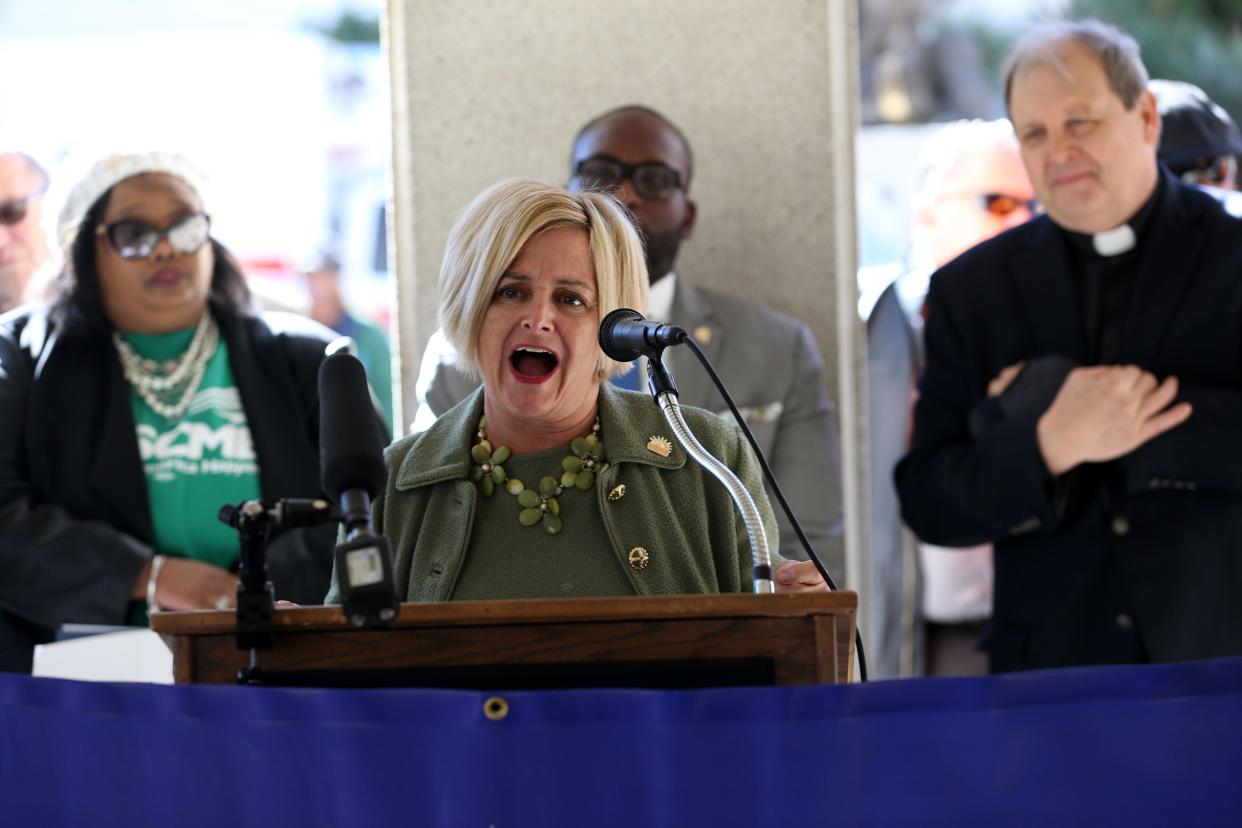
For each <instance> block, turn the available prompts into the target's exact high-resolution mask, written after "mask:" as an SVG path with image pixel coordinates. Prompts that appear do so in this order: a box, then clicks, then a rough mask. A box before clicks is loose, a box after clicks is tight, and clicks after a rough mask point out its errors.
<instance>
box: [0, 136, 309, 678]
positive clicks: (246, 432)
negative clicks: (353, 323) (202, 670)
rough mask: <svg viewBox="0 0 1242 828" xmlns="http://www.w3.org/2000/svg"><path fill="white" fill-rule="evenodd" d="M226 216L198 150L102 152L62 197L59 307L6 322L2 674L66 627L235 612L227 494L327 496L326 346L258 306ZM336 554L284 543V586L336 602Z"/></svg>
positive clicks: (297, 594) (1, 370)
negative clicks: (214, 210)
mask: <svg viewBox="0 0 1242 828" xmlns="http://www.w3.org/2000/svg"><path fill="white" fill-rule="evenodd" d="M53 183H55V182H53ZM210 224H211V222H210V219H209V217H208V215H207V212H206V208H205V205H204V204H203V200H202V187H201V176H200V175H199V173H198V171H197V169H196V168H195V167H194V166H193V165H191V164H190V162H189V161H188V160H186V159H185V158H183V157H181V156H178V155H173V154H168V153H145V154H131V155H115V156H111V157H108V158H105V159H103V160H101V161H99V162H97V163H95V164H94V165H93V166H92V167H90V169H89V171H87V172H86V173H85V175H84V176H83V177H82V178H81V180H79V181H77V182H76V183H75V184H73V185H72V188H71V189H70V191H69V193H68V195H67V197H66V199H65V203H64V206H63V208H62V210H61V213H60V228H59V229H60V232H59V235H60V239H59V240H60V242H61V245H62V249H63V250H64V252H65V258H66V262H65V266H64V269H63V271H62V272H61V274H60V275H59V276H58V277H57V280H56V282H55V283H54V285H53V293H54V295H53V297H52V300H51V303H50V305H48V306H32V307H29V308H23V309H19V310H16V311H13V312H12V313H10V314H8V315H7V316H5V317H4V318H3V320H0V669H8V670H19V671H20V670H29V669H30V658H31V650H32V648H33V645H34V644H36V643H41V642H44V641H48V640H50V638H51V637H52V635H53V631H54V628H55V627H56V626H57V625H59V624H62V623H66V622H78V623H92V624H125V623H127V622H131V623H145V616H144V612H143V610H144V606H145V604H144V602H148V601H149V602H152V603H155V604H157V605H159V606H161V607H164V608H168V609H203V608H220V609H224V608H228V607H231V606H233V604H234V600H235V598H234V596H235V590H236V582H237V578H236V576H235V575H233V574H232V572H230V564H231V563H232V562H233V561H234V560H235V559H236V558H237V555H238V541H237V535H236V534H235V533H234V532H233V531H232V530H231V529H229V528H228V527H227V526H225V525H223V524H221V523H220V522H219V521H218V520H217V519H216V513H217V512H218V510H219V508H220V506H221V505H222V504H224V503H226V502H231V503H237V502H239V501H242V500H247V499H253V498H259V497H261V496H262V497H266V498H274V497H299V496H300V497H316V496H319V494H320V487H319V455H318V398H317V391H316V379H317V371H318V366H319V363H320V362H321V361H322V360H323V356H324V344H325V340H324V339H323V338H321V337H320V335H319V334H318V326H317V325H314V324H313V323H310V322H308V321H305V320H302V321H300V322H297V323H295V322H294V321H293V320H292V319H290V320H287V321H286V322H284V323H281V324H284V325H286V329H284V330H281V329H278V328H276V327H274V325H276V324H277V323H276V320H275V318H274V317H266V318H265V319H260V318H258V317H256V316H253V315H252V314H251V313H250V312H249V311H248V304H249V291H248V290H247V287H246V284H245V282H244V280H243V278H242V275H241V273H240V272H239V270H238V269H237V266H236V265H235V264H234V263H233V260H232V258H231V257H230V255H229V254H228V252H227V251H226V250H225V249H224V247H223V246H222V245H221V244H220V243H219V242H217V241H216V240H215V239H213V238H212V237H211V235H210ZM295 324H296V325H297V326H298V329H297V330H295V329H294V327H293V326H294V325H295ZM312 329H315V330H312ZM332 546H333V534H332V532H331V530H330V529H327V528H325V529H322V530H317V531H312V530H296V531H294V532H290V533H287V535H286V536H284V537H282V538H279V539H277V541H275V542H274V543H273V544H272V546H271V548H270V550H269V564H270V566H271V570H272V576H273V580H274V581H275V582H276V583H277V584H278V587H277V589H278V591H279V595H280V597H282V598H289V599H291V600H296V601H302V602H308V603H313V602H315V601H316V599H317V598H319V597H320V596H322V595H323V592H324V590H325V589H326V588H327V585H328V578H329V573H330V569H331V556H332Z"/></svg>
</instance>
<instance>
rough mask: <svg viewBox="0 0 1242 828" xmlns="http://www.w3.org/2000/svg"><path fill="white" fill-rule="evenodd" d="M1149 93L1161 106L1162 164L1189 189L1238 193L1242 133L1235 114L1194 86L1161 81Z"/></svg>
mask: <svg viewBox="0 0 1242 828" xmlns="http://www.w3.org/2000/svg"><path fill="white" fill-rule="evenodd" d="M1147 88H1148V89H1150V90H1151V91H1152V93H1153V94H1154V95H1155V96H1156V103H1157V104H1158V105H1159V107H1160V121H1161V131H1160V146H1159V148H1158V149H1157V150H1156V157H1157V159H1158V160H1159V161H1160V162H1161V163H1162V164H1164V165H1165V166H1166V167H1168V168H1169V170H1171V171H1172V172H1173V174H1174V175H1176V176H1178V177H1179V178H1181V179H1182V180H1183V181H1185V182H1186V183H1188V184H1202V185H1206V186H1209V187H1219V188H1221V189H1222V190H1236V189H1238V159H1237V156H1238V155H1240V154H1242V133H1239V132H1238V126H1237V124H1235V123H1234V120H1233V118H1231V117H1229V113H1228V112H1226V111H1225V110H1224V109H1223V108H1222V107H1220V106H1218V105H1217V104H1216V103H1214V102H1213V101H1212V99H1211V98H1209V97H1208V96H1207V93H1206V92H1204V91H1203V90H1202V89H1200V88H1199V87H1197V86H1195V85H1194V84H1191V83H1185V82H1183V81H1175V80H1160V79H1157V80H1153V81H1151V82H1150V83H1149V84H1148V85H1147Z"/></svg>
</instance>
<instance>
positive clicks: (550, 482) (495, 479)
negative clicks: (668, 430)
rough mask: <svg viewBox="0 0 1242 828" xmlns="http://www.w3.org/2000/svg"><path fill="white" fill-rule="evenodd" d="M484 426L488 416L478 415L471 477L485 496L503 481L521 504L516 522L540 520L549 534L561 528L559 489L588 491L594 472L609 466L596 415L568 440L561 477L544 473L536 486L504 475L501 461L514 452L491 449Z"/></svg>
mask: <svg viewBox="0 0 1242 828" xmlns="http://www.w3.org/2000/svg"><path fill="white" fill-rule="evenodd" d="M486 427H487V417H481V418H480V419H479V430H478V433H477V435H476V436H477V437H478V440H477V441H476V442H475V444H474V446H473V447H472V448H471V449H470V457H471V459H473V460H474V462H475V464H476V465H475V467H474V479H475V480H477V481H479V490H480V491H482V492H483V496H484V497H490V496H491V494H492V492H494V491H496V487H497V486H501V485H503V486H504V487H505V488H506V489H508V491H509V494H511V495H513V496H515V497H516V498H517V499H518V505H519V506H521V507H522V511H521V512H519V513H518V522H519V523H521V524H522V525H523V526H534V525H535V524H536V523H542V524H543V528H544V531H546V532H547V533H548V534H549V535H555V534H557V533H558V532H560V531H561V527H562V524H561V504H560V501H559V500H557V498H558V497H560V496H561V493H562V492H563V491H565V490H566V489H568V488H570V487H573V488H575V489H578V490H579V491H583V492H587V491H590V490H591V488H592V487H593V486H594V485H595V475H596V474H598V473H599V472H602V471H603V470H604V469H606V468H608V463H607V462H605V460H604V441H603V440H601V439H599V418H598V417H596V418H595V424H594V425H592V426H591V431H590V432H589V433H587V434H584V435H583V436H581V437H575V438H574V439H573V442H571V443H570V444H569V450H570V451H571V452H573V453H572V454H569V455H567V456H566V457H565V459H564V460H562V461H561V469H562V471H561V476H560V478H559V479H558V478H555V477H552V476H548V477H544V478H543V479H541V480H540V481H539V488H538V489H528V488H526V485H525V484H524V483H522V481H521V480H518V479H517V478H516V477H508V476H506V475H505V467H504V463H505V461H506V460H508V459H509V457H510V456H511V455H512V454H513V452H511V451H510V450H509V447H508V446H497V447H496V448H494V449H493V448H492V444H491V443H490V442H489V441H488V439H487V432H486V430H485V429H486Z"/></svg>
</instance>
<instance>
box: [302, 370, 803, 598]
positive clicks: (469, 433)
mask: <svg viewBox="0 0 1242 828" xmlns="http://www.w3.org/2000/svg"><path fill="white" fill-rule="evenodd" d="M482 412H483V390H482V389H479V390H478V391H476V392H475V393H474V394H473V395H471V396H470V397H469V398H468V399H466V400H463V401H462V402H461V403H460V404H459V405H457V406H455V407H454V408H452V409H451V410H449V411H447V412H445V414H444V416H442V417H440V419H438V420H436V422H435V423H434V424H433V425H432V426H431V427H430V428H428V429H427V430H426V431H424V432H422V433H420V434H414V435H411V436H409V437H406V438H404V439H402V440H399V441H397V442H396V443H394V444H393V445H392V446H390V447H389V448H388V450H387V452H386V453H385V456H386V460H387V463H388V484H387V486H386V488H385V491H384V493H383V495H381V496H380V497H379V498H378V499H377V500H376V502H375V505H374V509H373V514H374V520H375V528H376V531H378V532H382V533H384V534H386V535H387V536H388V538H389V540H390V541H391V542H392V548H393V554H394V557H395V561H394V563H395V565H396V572H395V574H396V585H397V591H398V594H400V595H402V596H403V599H404V600H406V601H419V602H431V601H447V600H448V599H449V596H451V595H452V594H453V588H454V585H455V583H456V581H457V576H458V573H459V572H460V571H461V566H462V561H463V560H464V558H465V555H466V550H467V549H468V548H469V545H470V533H471V531H472V529H473V526H474V510H475V505H476V503H477V501H478V498H479V496H480V494H479V490H478V485H477V484H476V483H474V482H472V481H471V479H470V473H471V470H472V468H473V465H474V464H473V461H472V460H471V459H470V447H471V445H472V444H473V442H474V434H475V429H476V427H477V425H478V422H479V418H480V417H481V416H482ZM682 412H683V413H684V414H685V418H686V422H687V423H688V424H689V425H690V428H691V430H692V431H693V432H694V434H695V436H696V437H698V439H699V442H700V443H702V444H703V446H704V447H705V448H706V449H707V450H708V451H709V452H711V453H712V454H713V455H715V456H716V457H718V458H719V459H720V460H722V461H723V462H724V463H725V464H726V465H727V466H729V468H731V469H733V471H734V473H735V474H736V475H737V476H738V478H739V479H740V480H741V481H742V483H743V484H744V485H745V486H746V488H747V489H748V490H749V491H750V493H751V496H752V497H754V498H756V504H757V505H758V507H759V510H760V512H761V514H762V517H763V524H764V528H765V530H766V535H767V539H768V547H769V549H770V550H771V551H772V565H773V569H774V570H775V568H776V567H778V566H779V565H780V563H781V562H782V560H781V559H780V558H779V557H778V556H777V553H776V550H777V549H778V548H779V544H778V542H777V541H778V538H777V528H776V521H775V520H774V518H773V514H772V508H771V506H770V505H769V503H768V498H767V495H766V494H765V492H764V488H763V482H762V479H761V474H762V472H761V470H760V468H759V463H758V461H757V460H756V459H755V456H754V454H753V453H752V452H751V450H750V447H749V446H748V445H747V444H746V441H745V437H744V436H743V435H742V433H741V431H740V430H739V429H738V428H737V426H736V425H734V424H732V423H729V422H725V421H724V420H721V419H720V418H719V417H717V416H716V415H714V414H711V413H710V412H707V411H704V410H702V409H698V408H683V409H682ZM599 420H600V436H601V438H602V439H603V441H604V446H605V453H606V456H607V461H608V468H606V469H605V470H604V471H603V472H601V473H600V475H599V477H598V478H597V480H596V483H595V488H594V492H595V496H596V498H598V501H599V512H600V515H601V516H602V518H603V521H604V529H605V531H606V533H607V535H608V538H609V540H610V542H611V545H612V552H613V554H615V555H616V556H617V559H618V561H620V563H621V568H622V570H623V571H624V572H625V574H626V575H627V576H628V577H629V579H630V583H631V584H632V585H633V587H634V591H635V593H637V594H638V595H682V594H691V593H715V592H750V591H751V590H752V589H753V575H752V560H751V550H750V543H749V540H748V539H747V536H746V528H745V526H744V525H743V523H742V519H741V515H740V514H739V513H738V511H737V509H736V508H735V507H734V505H733V501H732V500H731V499H730V498H729V494H728V492H726V491H725V488H724V486H722V485H721V484H720V482H719V481H717V480H716V478H715V477H713V476H712V475H710V474H709V473H708V472H706V471H705V470H704V469H703V468H702V467H701V466H699V465H698V463H695V462H694V461H693V460H692V459H690V458H689V456H688V455H687V454H686V452H685V451H684V450H683V449H682V447H681V446H680V445H679V444H678V443H677V441H676V440H675V439H673V436H672V432H671V431H670V429H669V427H668V424H667V423H666V422H665V421H664V417H663V415H662V414H661V412H660V410H659V408H658V407H657V406H656V405H655V404H654V403H653V402H652V401H651V398H650V397H649V396H647V395H646V394H640V393H637V392H633V391H626V390H622V389H620V388H617V387H615V386H614V385H612V384H611V383H604V384H603V386H602V387H601V389H600V400H599ZM653 436H663V437H666V438H668V440H669V442H670V443H671V444H672V451H671V452H670V453H669V456H668V457H661V456H660V455H659V454H658V453H656V452H653V451H651V450H649V449H648V448H647V444H648V441H649V440H650V439H651V438H652V437H653ZM501 495H503V489H500V490H499V491H498V492H497V494H496V495H493V497H496V496H501ZM546 537H547V535H545V534H544V533H543V532H542V531H540V530H534V529H531V530H527V529H522V530H521V531H520V532H516V531H515V539H516V540H518V541H520V542H522V543H529V544H539V543H541V542H542V540H543V539H544V538H546ZM644 553H645V554H644ZM531 578H532V583H534V584H539V583H542V582H546V583H547V584H548V585H549V594H552V589H553V586H554V584H555V583H556V581H557V578H556V573H554V572H538V571H533V572H532V573H531ZM340 600H341V598H340V593H339V589H338V585H337V579H336V574H335V573H333V577H332V589H331V591H330V592H329V593H328V596H327V598H326V599H325V603H339V602H340Z"/></svg>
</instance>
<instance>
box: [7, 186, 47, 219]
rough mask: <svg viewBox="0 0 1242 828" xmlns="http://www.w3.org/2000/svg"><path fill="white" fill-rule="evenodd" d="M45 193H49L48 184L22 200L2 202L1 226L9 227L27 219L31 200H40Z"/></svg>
mask: <svg viewBox="0 0 1242 828" xmlns="http://www.w3.org/2000/svg"><path fill="white" fill-rule="evenodd" d="M45 192H47V185H46V184H45V185H43V186H42V187H40V188H39V189H37V190H35V191H34V192H33V193H30V194H28V195H25V196H22V197H21V198H10V199H8V200H6V201H0V224H3V225H5V226H9V225H13V224H17V223H18V222H19V221H22V220H23V219H25V218H26V214H27V213H29V212H30V201H31V199H35V198H38V197H39V196H41V195H43V194H44V193H45Z"/></svg>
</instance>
